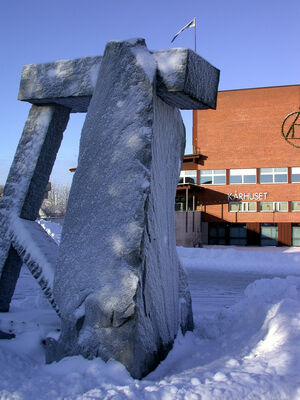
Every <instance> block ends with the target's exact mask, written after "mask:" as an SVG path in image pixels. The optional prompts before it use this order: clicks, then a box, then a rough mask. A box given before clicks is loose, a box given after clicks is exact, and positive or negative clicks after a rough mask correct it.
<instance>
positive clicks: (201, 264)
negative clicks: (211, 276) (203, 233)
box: [177, 246, 300, 276]
mask: <svg viewBox="0 0 300 400" xmlns="http://www.w3.org/2000/svg"><path fill="white" fill-rule="evenodd" d="M177 251H178V254H179V257H180V259H181V262H182V263H183V266H184V267H185V268H186V269H190V268H191V269H195V268H197V269H202V270H204V269H205V270H214V271H221V270H222V271H224V270H226V271H228V272H229V271H230V272H241V271H242V272H258V273H261V274H270V275H285V276H286V275H293V274H296V275H300V252H299V248H293V247H273V248H272V247H266V248H264V247H249V248H248V247H239V248H234V247H230V246H224V247H222V248H219V247H217V248H215V247H210V248H187V247H177Z"/></svg>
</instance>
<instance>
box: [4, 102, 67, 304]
mask: <svg viewBox="0 0 300 400" xmlns="http://www.w3.org/2000/svg"><path fill="white" fill-rule="evenodd" d="M69 113H70V110H69V109H67V108H65V107H63V106H59V105H48V106H46V105H45V106H36V105H34V106H32V108H31V110H30V112H29V116H28V119H27V121H26V124H25V127H24V130H23V133H22V136H21V139H20V142H19V145H18V148H17V151H16V154H15V157H14V161H13V163H12V166H11V168H10V171H9V174H8V178H7V181H6V184H5V187H4V192H3V197H2V199H1V200H0V310H8V308H9V304H10V301H11V297H12V295H13V292H14V288H15V285H16V282H17V279H18V276H19V272H20V268H21V264H22V263H21V260H20V258H19V256H18V254H17V253H16V252H15V251H14V249H12V248H11V236H12V218H15V217H21V218H24V219H28V220H35V219H36V218H37V216H38V212H39V209H40V206H41V204H42V201H43V196H44V193H45V188H46V186H47V183H48V181H49V176H50V174H51V171H52V167H53V164H54V161H55V158H56V154H57V151H58V149H59V146H60V143H61V140H62V135H63V131H64V130H65V128H66V126H67V122H68V119H69Z"/></svg>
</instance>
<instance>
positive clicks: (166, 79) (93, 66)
mask: <svg viewBox="0 0 300 400" xmlns="http://www.w3.org/2000/svg"><path fill="white" fill-rule="evenodd" d="M153 55H154V58H155V60H156V62H157V82H156V85H157V94H158V96H160V97H161V98H162V99H163V100H164V101H165V102H166V103H167V104H169V105H171V106H174V107H177V108H181V109H204V108H215V107H216V93H217V89H218V82H219V72H220V71H219V70H218V69H216V68H215V67H213V66H212V65H211V64H209V63H208V62H207V61H206V60H204V59H203V58H201V57H200V56H199V55H197V54H196V53H194V52H193V51H192V50H188V49H180V48H178V49H169V50H162V51H157V52H154V53H153ZM101 60H102V57H100V56H98V57H84V58H78V59H75V60H61V61H56V62H53V63H45V64H31V65H26V66H24V67H23V71H22V78H21V84H20V90H19V100H23V101H29V102H30V103H33V104H46V103H57V104H61V105H64V106H65V107H69V108H70V109H71V112H86V111H87V109H88V106H89V103H90V99H91V97H92V95H93V91H94V88H95V84H96V79H97V73H98V70H99V68H100V64H101Z"/></svg>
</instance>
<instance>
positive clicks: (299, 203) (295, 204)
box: [292, 201, 300, 211]
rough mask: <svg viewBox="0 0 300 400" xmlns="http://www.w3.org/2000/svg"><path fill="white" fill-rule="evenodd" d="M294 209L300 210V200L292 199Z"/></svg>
mask: <svg viewBox="0 0 300 400" xmlns="http://www.w3.org/2000/svg"><path fill="white" fill-rule="evenodd" d="M292 211H300V201H292Z"/></svg>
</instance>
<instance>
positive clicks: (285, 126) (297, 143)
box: [281, 111, 300, 147]
mask: <svg viewBox="0 0 300 400" xmlns="http://www.w3.org/2000/svg"><path fill="white" fill-rule="evenodd" d="M281 133H282V136H283V137H284V138H285V140H286V141H287V142H288V143H289V144H290V145H292V146H294V147H300V111H294V112H291V113H290V114H288V115H287V116H286V117H285V118H284V120H283V122H282V125H281Z"/></svg>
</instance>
